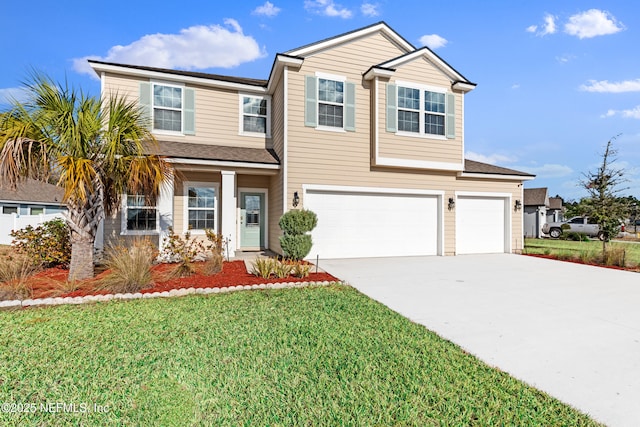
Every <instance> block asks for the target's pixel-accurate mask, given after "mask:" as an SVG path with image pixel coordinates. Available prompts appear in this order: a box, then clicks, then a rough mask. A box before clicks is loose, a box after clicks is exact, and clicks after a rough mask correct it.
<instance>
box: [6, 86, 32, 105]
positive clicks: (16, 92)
mask: <svg viewBox="0 0 640 427" xmlns="http://www.w3.org/2000/svg"><path fill="white" fill-rule="evenodd" d="M27 97H28V92H27V91H26V90H25V88H22V87H9V88H6V89H0V105H2V104H10V103H11V102H12V101H18V102H25V101H26V100H27Z"/></svg>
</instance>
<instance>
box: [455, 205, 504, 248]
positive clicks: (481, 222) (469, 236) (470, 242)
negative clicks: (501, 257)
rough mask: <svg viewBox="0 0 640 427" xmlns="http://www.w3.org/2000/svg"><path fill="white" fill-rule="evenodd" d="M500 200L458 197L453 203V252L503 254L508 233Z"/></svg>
mask: <svg viewBox="0 0 640 427" xmlns="http://www.w3.org/2000/svg"><path fill="white" fill-rule="evenodd" d="M506 206H507V204H506V199H505V198H502V197H495V198H493V197H458V200H457V202H456V207H455V209H456V253H457V254H486V253H501V252H507V250H506V249H507V246H506V245H507V242H508V241H509V238H510V236H509V232H508V227H507V223H506V220H507V217H506V214H505V208H506Z"/></svg>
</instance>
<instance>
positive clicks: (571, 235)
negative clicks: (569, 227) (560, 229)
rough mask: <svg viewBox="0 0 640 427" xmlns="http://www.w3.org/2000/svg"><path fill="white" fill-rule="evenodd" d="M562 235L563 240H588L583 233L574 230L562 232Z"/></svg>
mask: <svg viewBox="0 0 640 427" xmlns="http://www.w3.org/2000/svg"><path fill="white" fill-rule="evenodd" d="M563 237H564V238H565V240H572V241H574V242H587V241H589V237H587V235H586V234H584V233H578V232H575V231H570V232H568V233H563Z"/></svg>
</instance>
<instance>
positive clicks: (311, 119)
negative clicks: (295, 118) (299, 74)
mask: <svg viewBox="0 0 640 427" xmlns="http://www.w3.org/2000/svg"><path fill="white" fill-rule="evenodd" d="M304 99H305V102H304V125H305V126H311V127H316V126H318V80H317V79H316V77H315V76H305V88H304Z"/></svg>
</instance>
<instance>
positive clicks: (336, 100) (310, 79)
mask: <svg viewBox="0 0 640 427" xmlns="http://www.w3.org/2000/svg"><path fill="white" fill-rule="evenodd" d="M304 124H305V126H309V127H314V128H318V129H325V130H346V131H351V132H353V131H355V130H356V85H355V83H352V82H349V81H347V80H346V78H344V77H341V76H333V75H328V74H324V73H316V75H315V76H306V77H305V111H304Z"/></svg>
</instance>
